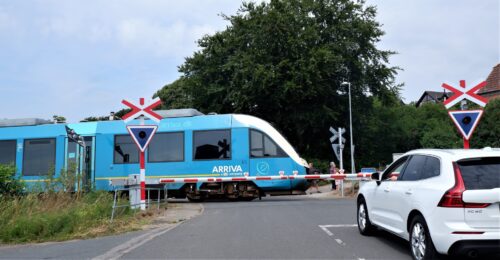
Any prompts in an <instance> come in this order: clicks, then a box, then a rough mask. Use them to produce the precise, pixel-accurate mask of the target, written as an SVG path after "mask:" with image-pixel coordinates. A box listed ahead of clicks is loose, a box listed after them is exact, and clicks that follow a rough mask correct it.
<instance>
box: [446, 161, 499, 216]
mask: <svg viewBox="0 0 500 260" xmlns="http://www.w3.org/2000/svg"><path fill="white" fill-rule="evenodd" d="M453 171H454V173H455V185H454V186H453V187H452V188H451V189H449V190H448V191H446V192H445V193H444V195H443V197H442V198H441V201H439V204H438V207H443V208H486V207H488V206H489V205H490V204H489V203H465V202H464V201H463V200H462V194H463V193H464V191H465V185H464V180H463V179H462V173H461V172H460V168H458V164H457V163H456V162H453Z"/></svg>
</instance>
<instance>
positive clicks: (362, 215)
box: [358, 204, 366, 230]
mask: <svg viewBox="0 0 500 260" xmlns="http://www.w3.org/2000/svg"><path fill="white" fill-rule="evenodd" d="M358 224H359V227H360V228H361V230H365V226H366V211H365V207H364V205H363V204H359V213H358Z"/></svg>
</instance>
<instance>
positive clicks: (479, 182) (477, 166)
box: [457, 157, 500, 190]
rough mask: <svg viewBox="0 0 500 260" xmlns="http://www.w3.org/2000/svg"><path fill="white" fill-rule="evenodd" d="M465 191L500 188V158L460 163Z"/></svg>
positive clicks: (475, 159) (470, 160) (467, 160)
mask: <svg viewBox="0 0 500 260" xmlns="http://www.w3.org/2000/svg"><path fill="white" fill-rule="evenodd" d="M457 163H458V167H459V168H460V172H461V173H462V178H463V180H464V184H465V189H467V190H483V189H493V188H500V157H487V158H473V159H466V160H461V161H458V162H457Z"/></svg>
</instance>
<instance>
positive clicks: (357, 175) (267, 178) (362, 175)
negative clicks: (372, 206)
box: [160, 173, 397, 183]
mask: <svg viewBox="0 0 500 260" xmlns="http://www.w3.org/2000/svg"><path fill="white" fill-rule="evenodd" d="M391 176H397V174H391ZM370 177H371V173H347V174H314V175H288V176H287V175H275V176H251V177H213V178H211V177H201V178H162V179H160V183H197V182H235V181H271V180H345V179H367V178H370Z"/></svg>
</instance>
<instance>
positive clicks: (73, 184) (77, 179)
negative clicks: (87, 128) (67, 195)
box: [61, 136, 94, 191]
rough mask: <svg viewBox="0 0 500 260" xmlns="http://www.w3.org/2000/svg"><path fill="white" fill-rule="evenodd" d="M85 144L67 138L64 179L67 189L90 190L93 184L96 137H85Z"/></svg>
mask: <svg viewBox="0 0 500 260" xmlns="http://www.w3.org/2000/svg"><path fill="white" fill-rule="evenodd" d="M83 140H84V142H83V143H77V142H75V141H73V140H71V139H69V138H66V154H65V167H64V168H65V172H64V176H61V177H63V178H62V179H63V180H64V185H65V186H66V189H68V190H70V191H77V190H80V189H84V190H89V189H90V188H91V187H92V184H93V179H94V178H93V176H92V175H93V172H94V160H93V158H94V151H93V150H94V149H93V147H94V137H92V136H87V137H84V139H83Z"/></svg>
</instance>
